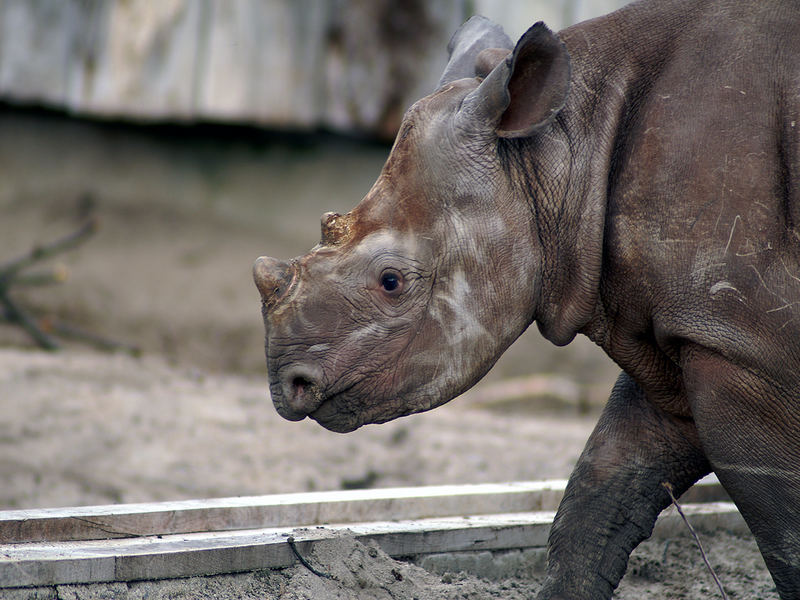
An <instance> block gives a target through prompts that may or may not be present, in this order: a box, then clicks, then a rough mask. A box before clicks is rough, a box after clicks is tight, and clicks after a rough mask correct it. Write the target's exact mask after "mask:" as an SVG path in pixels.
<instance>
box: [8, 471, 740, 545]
mask: <svg viewBox="0 0 800 600" xmlns="http://www.w3.org/2000/svg"><path fill="white" fill-rule="evenodd" d="M565 486H566V481H563V480H554V481H526V482H513V483H502V484H476V485H445V486H425V487H413V488H385V489H372V490H349V491H334V492H314V493H299V494H276V495H271V496H250V497H239V498H217V499H207V500H184V501H178V502H157V503H147V504H115V505H108V506H90V507H79V508H45V509H32V510H13V511H0V543H25V542H43V541H50V542H57V541H69V540H96V539H111V538H124V537H142V536H151V535H170V534H176V533H191V532H200V531H231V530H237V529H257V528H265V527H287V526H294V527H298V526H303V525H321V524H324V523H357V522H361V521H383V520H390V519H423V518H430V517H450V516H458V515H465V514H470V515H479V514H494V513H513V512H527V511H536V510H555V509H556V508H557V507H558V503H559V502H560V501H561V497H562V496H563V494H564V488H565ZM726 498H727V497H726V496H725V495H724V491H723V490H722V488H721V487H720V486H719V484H718V482H716V479H706V480H703V481H702V482H700V483H698V484H697V485H695V486H694V487H693V488H692V490H690V492H689V493H688V495H687V496H685V497H684V498H682V499H681V501H682V502H705V501H711V500H723V499H726Z"/></svg>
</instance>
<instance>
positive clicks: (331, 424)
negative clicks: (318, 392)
mask: <svg viewBox="0 0 800 600" xmlns="http://www.w3.org/2000/svg"><path fill="white" fill-rule="evenodd" d="M343 400H344V399H343V398H342V396H341V395H340V394H336V395H333V396H329V397H328V398H325V399H324V400H323V401H322V403H321V404H320V405H319V407H318V408H317V409H316V410H315V411H313V412H311V413H309V415H308V416H309V417H310V418H311V419H314V421H316V422H317V423H318V424H319V425H321V426H322V427H324V428H325V429H327V430H328V431H333V432H335V433H350V432H351V431H354V430H356V429H358V428H359V427H361V425H363V423H362V422H361V421H360V420H359V419H358V418H357V417H356V415H355V413H353V412H352V411H349V410H343V404H344V405H346V402H343Z"/></svg>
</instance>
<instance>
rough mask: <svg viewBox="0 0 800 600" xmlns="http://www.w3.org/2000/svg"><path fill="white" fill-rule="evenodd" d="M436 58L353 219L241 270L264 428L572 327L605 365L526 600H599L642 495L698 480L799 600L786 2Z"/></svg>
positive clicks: (636, 523)
mask: <svg viewBox="0 0 800 600" xmlns="http://www.w3.org/2000/svg"><path fill="white" fill-rule="evenodd" d="M492 48H494V50H492ZM498 48H499V49H498ZM512 48H513V54H510V55H508V53H509V50H511V49H512ZM450 50H451V63H450V65H449V66H448V69H447V71H446V72H445V76H444V77H443V80H442V82H441V87H440V88H439V89H438V90H436V92H435V93H433V94H432V95H431V96H428V97H426V98H423V99H422V100H420V101H419V102H418V103H416V104H415V105H414V106H413V107H412V108H411V109H410V110H409V111H408V113H407V114H406V116H405V119H404V122H403V125H402V128H401V131H400V133H399V134H398V137H397V140H396V142H395V145H394V147H393V149H392V152H391V155H390V157H389V159H388V161H387V163H386V166H385V167H384V169H383V171H382V172H381V174H380V176H379V178H378V180H377V182H376V183H375V186H374V187H373V188H372V190H370V192H369V193H368V194H367V196H366V197H365V198H364V200H362V202H361V203H360V204H359V205H358V206H357V207H356V208H355V209H354V210H353V211H351V212H350V213H348V214H347V215H335V214H329V215H326V216H325V217H324V218H323V234H322V240H321V242H320V244H319V245H318V246H316V247H315V248H314V249H313V250H312V251H311V252H310V253H309V254H307V255H305V256H302V257H299V258H296V259H294V260H292V261H291V262H290V263H284V262H282V261H278V260H275V259H271V258H261V259H259V260H258V261H257V262H256V265H255V267H254V276H255V280H256V284H257V286H258V288H259V290H260V291H261V294H262V299H263V312H264V323H265V326H266V331H267V341H266V352H267V364H268V370H269V378H270V391H271V394H272V398H273V401H274V403H275V406H276V408H277V410H278V412H279V413H280V414H281V415H283V416H284V417H286V418H287V419H292V420H296V419H302V418H304V417H306V416H310V417H311V418H313V419H315V420H317V421H318V422H319V423H320V424H322V425H323V426H325V427H327V428H329V429H332V430H334V431H342V432H344V431H351V430H353V429H355V428H357V427H359V426H361V425H363V424H365V423H377V422H383V421H387V420H389V419H394V418H396V417H400V416H402V415H406V414H409V413H413V412H418V411H423V410H427V409H430V408H433V407H435V406H438V405H440V404H442V403H444V402H447V401H448V400H449V399H451V398H453V397H454V396H455V395H457V394H459V393H460V392H462V391H464V390H465V389H467V388H468V387H470V386H471V385H472V384H474V383H475V382H476V381H477V380H478V379H479V378H480V377H481V376H482V375H483V374H484V373H485V372H486V371H487V370H488V369H489V368H490V367H491V365H492V364H493V363H494V362H495V361H496V360H497V358H498V357H499V356H500V354H501V353H502V352H503V351H504V350H505V349H506V348H507V347H508V346H509V344H511V343H512V342H513V341H514V339H515V338H517V336H519V335H520V333H522V331H524V330H525V328H526V327H527V326H528V325H529V324H530V323H531V322H533V321H536V322H537V324H538V326H539V328H540V330H541V332H542V333H543V334H544V335H545V337H547V338H548V339H550V340H551V341H553V342H554V343H556V344H566V343H568V342H569V341H570V340H571V339H572V338H573V337H574V336H575V335H576V334H578V333H582V334H585V335H587V336H589V337H590V338H591V339H592V340H594V341H595V342H596V343H597V344H598V345H600V346H601V347H602V348H603V349H604V350H605V351H606V352H607V353H608V355H609V356H611V357H612V358H613V359H614V360H615V361H616V362H617V363H618V364H619V365H620V367H621V368H622V369H623V372H622V374H621V375H620V378H619V380H618V382H617V385H616V386H615V388H614V390H613V391H612V394H611V397H610V399H609V402H608V404H607V406H606V408H605V410H604V412H603V414H602V416H601V418H600V421H599V423H598V425H597V428H596V429H595V431H594V433H593V434H592V436H591V438H590V439H589V441H588V443H587V446H586V449H585V450H584V452H583V454H582V456H581V458H580V460H579V462H578V464H577V466H576V468H575V471H574V473H573V475H572V477H571V479H570V482H569V486H568V488H567V493H566V495H565V498H564V500H563V502H562V504H561V507H560V508H559V511H558V514H557V516H556V520H555V523H554V525H553V530H552V533H551V536H550V542H549V558H548V574H547V580H546V582H545V584H544V587H543V589H542V591H541V595H540V597H541V598H609V597H610V596H611V593H612V591H613V589H614V588H615V587H616V585H617V584H618V582H619V580H620V578H621V577H622V575H623V573H624V572H625V568H626V565H627V560H628V556H629V554H630V552H631V550H632V549H633V548H634V547H635V546H636V545H637V544H638V543H639V542H640V541H641V540H642V539H644V538H645V537H647V536H648V535H649V534H650V532H651V530H652V527H653V524H654V521H655V519H656V517H657V515H658V514H659V512H660V511H661V510H662V509H663V508H665V507H666V506H667V505H668V503H669V499H668V496H667V493H666V491H665V490H664V488H663V487H662V482H669V483H670V484H671V485H672V486H673V488H674V489H675V493H676V494H679V493H681V492H683V491H684V490H686V489H687V488H688V487H689V486H690V485H691V484H692V483H693V482H694V481H696V480H697V479H698V478H700V477H701V476H703V475H705V474H706V473H708V472H709V471H712V470H713V471H714V472H715V473H716V474H717V475H718V477H719V479H720V481H721V482H722V484H723V485H724V486H725V488H726V489H727V491H728V492H729V493H730V495H731V497H732V498H733V499H734V501H735V502H736V504H737V505H738V507H739V509H740V510H741V512H742V515H743V516H744V518H745V519H746V520H747V523H748V524H749V526H750V528H751V529H752V531H753V533H754V534H755V537H756V539H757V540H758V543H759V547H760V549H761V551H762V553H763V555H764V558H765V559H766V562H767V565H768V566H769V569H770V571H771V572H772V575H773V577H774V579H775V582H776V584H777V586H778V590H779V592H780V594H781V597H782V598H783V599H785V600H786V599H789V598H800V231H799V230H798V226H800V225H799V224H800V191H799V190H800V187H799V186H798V172H800V134H798V131H800V68H799V67H798V57H800V3H798V2H796V1H794V0H791V1H790V0H787V1H779V0H735V1H734V0H729V1H687V0H670V1H660V2H641V3H635V4H633V5H630V6H628V7H626V8H624V9H622V10H620V11H618V12H616V13H613V14H611V15H608V16H607V17H603V18H600V19H596V20H593V21H589V22H586V23H582V24H579V25H576V26H574V27H571V28H569V29H566V30H564V31H562V32H561V33H560V34H558V35H556V34H553V33H552V32H550V31H549V30H548V29H547V28H546V27H544V26H543V25H541V24H537V25H535V26H534V27H532V28H531V29H530V30H529V31H528V32H527V33H526V34H525V35H524V36H523V37H522V38H521V39H520V41H519V42H518V43H517V44H516V46H514V45H513V44H512V43H511V42H510V41H509V40H508V39H507V38H506V37H505V35H504V34H503V33H502V31H500V30H499V28H498V27H497V26H495V25H493V24H491V23H490V22H488V21H486V20H485V19H480V18H475V19H473V20H471V21H469V22H468V23H467V24H466V25H465V26H464V27H463V28H462V29H461V30H459V32H457V34H456V35H455V36H454V38H453V41H452V42H451V47H450ZM507 55H508V56H507ZM506 56H507V58H506ZM476 75H477V76H476ZM510 459H511V458H510ZM517 459H518V460H519V459H521V457H517Z"/></svg>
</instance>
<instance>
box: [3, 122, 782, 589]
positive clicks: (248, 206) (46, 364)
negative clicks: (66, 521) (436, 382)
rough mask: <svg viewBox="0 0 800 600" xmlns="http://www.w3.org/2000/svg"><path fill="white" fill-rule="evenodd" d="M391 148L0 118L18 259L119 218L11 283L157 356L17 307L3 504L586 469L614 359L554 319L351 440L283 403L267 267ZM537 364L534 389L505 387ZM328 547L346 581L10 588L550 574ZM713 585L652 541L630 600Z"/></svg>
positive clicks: (352, 199)
mask: <svg viewBox="0 0 800 600" xmlns="http://www.w3.org/2000/svg"><path fill="white" fill-rule="evenodd" d="M385 151H386V150H385V148H373V147H361V146H358V145H352V144H350V145H347V144H346V145H345V146H344V147H343V146H342V143H341V142H324V143H321V144H311V145H306V146H304V147H302V148H300V149H298V148H297V147H295V146H292V145H286V144H283V145H282V144H275V143H274V140H273V141H269V140H266V141H265V140H255V141H254V140H252V139H250V140H249V141H247V142H246V143H245V142H241V141H239V140H238V139H236V138H233V139H231V138H230V137H228V138H225V139H219V138H215V137H214V138H211V137H200V138H192V139H190V140H188V141H187V140H184V139H178V138H176V137H175V135H174V132H171V133H164V132H163V131H161V132H158V131H156V132H152V131H150V132H145V133H142V132H141V131H139V130H135V129H130V128H115V127H112V126H101V125H96V124H85V123H84V124H81V123H75V122H72V121H68V120H63V119H61V120H59V119H57V118H48V119H45V122H44V123H42V122H40V121H39V117H32V116H30V115H11V116H9V115H8V114H0V177H2V178H3V181H4V186H3V188H2V189H0V264H2V262H3V261H5V260H8V259H10V258H11V257H13V256H16V255H17V254H19V253H21V252H24V251H26V250H28V249H30V248H31V247H32V246H33V245H34V244H36V243H42V242H46V241H48V240H51V239H53V238H54V237H56V236H58V235H61V234H63V233H66V232H68V231H70V230H72V229H73V228H74V227H75V226H76V225H77V223H78V222H79V218H80V214H79V213H80V212H81V211H82V210H84V209H86V207H87V203H86V202H81V200H80V198H81V197H82V196H83V194H84V193H86V192H90V193H91V194H92V197H93V198H94V200H93V202H92V204H93V205H94V213H95V215H96V216H98V217H99V218H100V222H101V228H100V230H99V232H98V233H97V235H95V236H94V237H93V238H92V239H90V240H89V241H88V242H87V243H86V244H85V245H84V246H82V247H81V248H80V249H77V250H74V251H72V252H70V253H69V254H66V255H63V256H62V257H58V258H57V259H54V260H52V261H49V262H48V263H46V264H45V265H43V267H48V268H49V267H51V266H53V265H54V264H56V263H63V265H64V266H65V267H67V268H68V269H69V271H70V277H69V278H68V280H67V281H66V282H65V283H64V284H63V285H60V286H51V287H47V288H29V289H25V290H22V289H20V290H12V292H13V295H14V298H15V299H16V300H17V301H18V302H20V303H21V304H22V305H24V306H26V307H28V308H29V309H30V310H31V312H32V314H34V316H36V317H37V318H38V317H48V318H56V319H62V320H64V321H67V322H69V323H72V324H74V325H78V326H80V327H83V328H85V329H87V330H90V331H93V332H95V333H97V334H100V335H103V336H106V337H110V338H114V339H117V340H119V341H122V342H125V343H127V344H131V345H135V346H137V347H138V348H140V349H141V356H139V357H134V356H130V355H127V354H124V353H117V354H106V353H101V352H97V351H95V350H92V349H91V347H90V346H89V345H87V344H84V343H79V342H74V341H72V342H70V341H66V342H65V348H64V349H63V350H62V351H60V352H57V353H47V352H42V351H39V350H36V349H34V348H33V346H32V344H31V342H30V340H29V339H28V338H27V337H26V336H25V335H24V334H23V333H22V332H21V331H19V330H18V329H17V328H13V327H11V326H8V325H4V324H1V323H0V414H1V415H2V419H0V509H4V508H23V507H43V506H67V505H85V504H103V503H110V502H138V501H158V500H174V499H181V498H196V497H219V496H237V495H251V494H267V493H278V492H294V491H307V490H329V489H341V488H348V487H351V488H352V487H370V486H372V487H375V486H380V487H388V486H404V485H425V484H443V483H468V482H497V481H510V480H529V479H545V478H564V477H566V476H567V475H568V474H569V472H570V470H571V468H572V465H573V464H574V462H575V460H576V459H577V457H578V454H579V453H580V450H581V448H582V446H583V444H584V442H585V440H586V438H587V436H588V434H589V432H590V431H591V428H592V426H593V423H594V421H595V419H596V412H597V410H598V407H599V406H600V405H601V403H602V400H603V398H604V397H605V395H606V394H607V393H608V391H609V390H610V387H611V384H612V382H613V380H614V378H615V374H616V369H615V368H614V366H613V365H611V364H610V362H609V361H608V360H607V359H605V358H604V357H603V356H602V354H601V353H600V352H599V351H598V350H597V349H595V348H594V347H593V346H592V345H591V344H590V343H588V342H587V341H585V340H576V342H575V343H573V344H571V345H570V346H568V347H566V348H562V349H556V348H553V347H552V346H550V345H549V344H547V343H546V342H543V341H542V340H541V339H540V338H539V337H538V332H536V331H535V328H533V330H532V331H530V332H528V333H526V334H525V335H524V336H523V337H522V338H521V339H520V341H519V342H518V343H517V344H515V345H514V346H513V347H512V348H511V349H510V350H509V352H508V353H507V354H506V356H504V357H503V359H501V361H500V362H499V363H498V365H497V367H496V368H495V370H493V371H492V373H490V374H489V375H488V376H487V378H486V380H485V382H484V383H482V384H481V386H480V387H478V388H476V392H475V394H474V395H473V396H468V397H465V398H460V399H457V400H454V401H453V402H451V403H450V404H448V405H446V406H444V407H441V408H439V409H437V410H435V411H432V412H431V413H427V414H423V415H415V416H412V417H408V418H405V419H401V420H399V421H396V422H393V423H389V424H385V425H381V426H368V427H365V428H363V429H361V430H359V431H357V432H354V433H352V434H348V435H338V434H334V433H330V432H327V431H325V430H323V429H322V428H320V427H319V426H317V425H316V424H315V423H313V422H308V421H305V422H301V423H289V422H286V421H283V420H282V419H280V418H279V417H278V415H277V414H276V413H275V412H274V410H273V409H272V407H271V405H270V403H269V398H268V396H267V387H266V382H265V378H264V374H263V373H264V367H263V348H262V337H263V333H262V329H261V327H262V326H261V322H260V314H259V305H258V297H257V294H256V292H255V288H254V287H253V285H252V282H251V281H250V266H251V264H252V261H253V259H254V258H255V257H256V256H258V255H259V254H262V253H270V254H274V255H277V256H281V257H288V256H292V255H295V254H298V253H300V252H302V251H303V250H304V249H305V248H308V247H310V246H312V245H313V244H314V243H315V242H316V239H317V236H318V227H319V225H318V223H319V221H318V219H319V215H320V214H321V213H322V212H323V211H324V210H347V209H348V208H349V207H351V206H352V205H354V204H355V203H356V202H357V201H358V199H359V198H360V196H361V195H363V194H364V193H365V192H366V191H367V189H368V186H369V181H370V180H371V179H373V178H374V176H375V174H376V173H377V169H378V168H379V165H380V162H381V160H382V155H383V154H384V153H385ZM342 173H348V174H350V175H348V177H342V176H341V174H342ZM526 374H533V375H534V378H533V379H531V380H528V384H529V385H528V388H527V391H526V392H525V394H523V397H515V398H512V399H507V398H505V397H503V395H502V394H501V398H500V399H497V398H494V399H492V396H491V394H490V393H489V392H491V391H492V390H494V391H497V390H498V389H500V388H498V386H501V385H503V382H505V381H506V380H507V379H508V378H509V377H517V376H521V375H526ZM553 377H555V379H553ZM492 386H494V387H492ZM487 390H488V391H487ZM482 394H483V395H482ZM705 542H706V544H707V547H708V551H709V555H710V556H711V560H712V564H714V565H715V566H717V567H719V568H718V571H719V574H720V576H721V578H722V579H723V582H724V583H725V584H726V587H727V588H728V593H729V595H730V597H731V598H775V597H776V596H775V594H774V591H771V590H772V589H773V587H772V584H771V581H770V579H769V576H768V574H767V573H766V570H765V568H764V566H763V562H761V559H760V557H759V555H758V553H757V551H756V549H755V546H754V544H753V541H752V540H751V539H740V538H737V537H733V536H730V535H728V534H725V533H724V532H714V533H713V534H712V533H709V534H708V535H706V536H705ZM311 558H312V559H313V560H314V561H315V563H316V564H318V565H320V566H321V568H324V569H325V570H326V571H327V572H329V573H332V574H333V575H334V576H335V579H320V578H319V577H316V576H315V575H313V574H311V573H310V572H309V571H307V570H305V569H304V568H302V567H295V568H292V569H286V570H282V571H275V572H262V573H252V574H242V575H232V576H224V577H214V578H197V579H190V580H180V581H169V582H160V583H153V582H143V583H134V584H129V585H128V584H114V585H109V586H82V587H70V586H61V587H59V588H57V589H55V588H52V589H51V588H47V589H41V590H28V591H18V592H13V593H12V592H8V591H0V598H4V599H5V598H34V597H36V598H56V597H58V598H64V599H66V598H120V599H131V600H132V599H134V598H135V599H137V600H138V599H142V598H149V599H161V598H164V599H166V598H178V597H188V598H221V599H226V598H288V599H294V598H297V599H301V598H302V599H306V598H314V599H320V598H357V599H362V598H363V599H365V600H366V599H367V598H369V599H373V598H398V599H400V598H403V599H406V598H408V599H411V598H419V599H420V600H427V599H434V598H436V599H439V598H442V599H444V598H453V599H455V598H511V599H513V598H523V597H531V595H532V594H533V593H535V590H536V589H537V588H538V585H539V580H538V575H537V574H536V573H532V572H531V571H530V570H524V569H523V570H522V571H520V572H515V573H510V574H507V576H505V577H504V579H502V580H501V581H489V580H484V579H480V578H477V577H474V576H467V575H465V574H459V573H447V574H432V573H428V572H426V571H424V570H422V569H420V568H419V567H417V566H414V565H413V564H409V563H405V562H398V561H395V560H392V559H390V558H388V557H386V556H385V555H383V554H382V553H380V552H379V551H376V550H370V549H369V548H366V547H364V546H363V545H361V544H358V543H356V542H355V541H353V540H352V539H351V538H347V537H345V538H342V539H341V540H338V541H337V542H335V543H332V544H331V546H330V547H327V548H325V549H322V550H320V551H319V552H318V553H317V555H315V556H313V557H311ZM715 594H716V592H715V590H714V588H713V582H711V580H710V578H709V577H708V575H707V573H706V571H705V567H704V566H703V564H702V561H701V560H700V557H699V554H698V553H697V551H696V549H695V548H694V546H693V545H692V544H691V543H690V542H689V541H688V540H682V539H676V540H674V541H673V542H672V543H670V544H669V545H668V546H666V547H665V545H664V544H663V543H660V544H655V543H654V544H651V545H644V546H643V547H642V548H641V549H640V550H638V551H637V553H636V554H635V555H634V558H633V559H632V562H631V567H630V569H629V573H628V575H627V576H626V578H625V580H624V582H623V584H622V587H621V589H620V591H619V593H618V596H617V597H619V598H641V597H652V598H709V597H715Z"/></svg>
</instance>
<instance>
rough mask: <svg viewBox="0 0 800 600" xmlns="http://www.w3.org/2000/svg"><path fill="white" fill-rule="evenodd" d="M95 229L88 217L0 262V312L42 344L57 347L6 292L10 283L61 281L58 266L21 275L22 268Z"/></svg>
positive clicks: (48, 255) (87, 235) (59, 249)
mask: <svg viewBox="0 0 800 600" xmlns="http://www.w3.org/2000/svg"><path fill="white" fill-rule="evenodd" d="M95 231H97V220H96V219H89V220H87V221H86V222H85V223H83V225H81V226H80V227H79V228H78V229H76V230H75V231H73V232H72V233H69V234H67V235H65V236H63V237H61V238H59V239H57V240H55V241H54V242H51V243H49V244H45V245H41V246H36V247H34V248H33V249H32V250H30V251H29V252H27V253H26V254H24V255H22V256H20V257H18V258H15V259H14V260H12V261H9V262H7V263H5V264H2V265H0V307H3V308H5V311H4V312H5V314H0V318H2V317H4V318H5V319H6V320H7V321H9V322H11V323H16V324H18V325H19V326H21V327H22V328H23V329H24V330H25V331H27V332H28V334H29V335H30V336H31V337H32V338H33V339H34V341H35V342H36V343H37V344H39V346H41V347H42V348H45V349H47V350H56V349H57V348H58V347H59V344H58V342H56V340H55V339H54V338H53V337H52V336H50V335H48V334H47V333H46V332H45V331H44V330H43V329H42V327H40V326H39V324H38V323H37V322H36V319H34V318H33V317H32V316H31V315H29V314H28V312H27V311H26V310H25V309H23V308H22V307H21V306H20V305H19V304H17V303H16V302H14V301H13V300H12V299H11V297H10V296H9V295H8V291H9V289H10V288H11V286H12V285H15V284H22V285H31V284H34V285H37V284H42V283H48V282H50V281H52V282H53V283H58V282H60V281H63V273H60V272H59V271H58V270H55V271H53V272H52V273H48V274H33V275H29V276H24V275H21V274H20V273H21V271H23V270H24V269H26V268H28V267H30V266H31V265H33V264H35V263H37V262H39V261H41V260H44V259H45V258H48V257H50V256H53V255H54V254H58V253H59V252H63V251H65V250H69V249H70V248H74V247H75V246H77V245H79V244H81V243H82V242H83V241H84V240H85V239H86V238H88V237H89V236H90V235H91V234H93V233H94V232H95Z"/></svg>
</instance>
